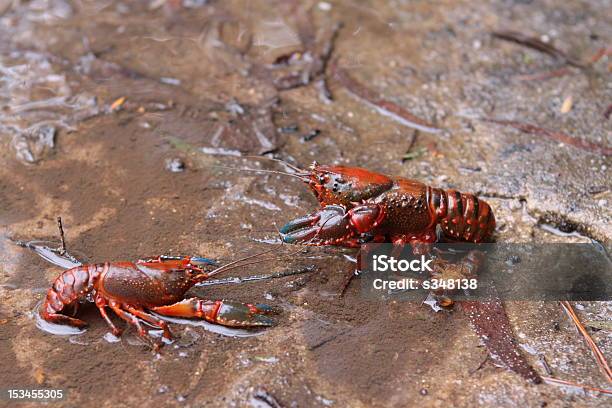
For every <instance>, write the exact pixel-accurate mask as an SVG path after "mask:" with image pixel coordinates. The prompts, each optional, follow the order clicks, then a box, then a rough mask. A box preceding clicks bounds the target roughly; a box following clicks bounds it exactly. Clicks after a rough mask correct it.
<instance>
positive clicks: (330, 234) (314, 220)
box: [280, 205, 352, 245]
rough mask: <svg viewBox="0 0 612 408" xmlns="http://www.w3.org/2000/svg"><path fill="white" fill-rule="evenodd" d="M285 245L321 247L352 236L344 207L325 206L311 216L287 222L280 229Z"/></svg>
mask: <svg viewBox="0 0 612 408" xmlns="http://www.w3.org/2000/svg"><path fill="white" fill-rule="evenodd" d="M280 235H281V239H282V240H283V242H285V243H287V244H303V245H322V244H326V243H328V242H339V241H343V240H346V239H349V238H350V237H351V236H352V231H351V229H350V224H349V219H348V217H347V212H346V210H345V209H344V207H342V206H340V205H327V206H325V207H323V208H321V209H320V210H318V211H316V212H314V213H313V214H310V215H306V216H303V217H300V218H296V219H295V220H293V221H289V222H288V223H287V224H285V225H284V226H283V228H281V229H280Z"/></svg>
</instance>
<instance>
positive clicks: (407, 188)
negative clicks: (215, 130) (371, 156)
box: [280, 162, 495, 247]
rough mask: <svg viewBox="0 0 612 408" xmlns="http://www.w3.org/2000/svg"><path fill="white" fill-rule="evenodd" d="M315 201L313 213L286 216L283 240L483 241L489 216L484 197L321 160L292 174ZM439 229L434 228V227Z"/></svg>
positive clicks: (354, 243)
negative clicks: (318, 206) (316, 207)
mask: <svg viewBox="0 0 612 408" xmlns="http://www.w3.org/2000/svg"><path fill="white" fill-rule="evenodd" d="M294 175H295V176H297V177H299V178H301V179H302V180H303V181H304V182H306V183H308V185H309V186H310V188H311V189H312V190H313V192H314V193H315V195H316V197H317V199H318V201H319V202H320V203H321V209H319V210H318V211H316V212H314V213H313V214H310V215H307V216H305V217H300V218H298V219H296V220H293V221H290V222H288V223H287V224H286V225H285V226H284V227H283V228H282V229H281V230H280V232H281V237H282V239H283V241H284V242H286V243H290V244H296V243H300V244H306V245H338V246H347V247H359V246H360V245H361V244H363V243H367V242H392V243H394V244H398V245H399V244H411V245H413V246H417V247H418V246H420V245H422V244H428V243H434V242H438V241H440V240H445V241H461V242H474V243H478V242H486V241H487V240H489V239H490V238H491V236H492V234H493V231H494V230H495V217H494V216H493V212H492V211H491V207H490V206H489V204H487V203H486V202H485V201H483V200H480V199H479V198H477V197H475V196H474V195H472V194H466V193H460V192H458V191H456V190H442V189H439V188H433V187H430V186H427V185H425V184H423V183H420V182H418V181H415V180H410V179H405V178H402V177H391V176H386V175H384V174H379V173H374V172H372V171H369V170H366V169H362V168H358V167H343V166H322V165H319V164H317V163H316V162H315V163H314V164H313V165H312V166H311V171H310V172H303V171H301V172H298V173H295V174H294ZM437 228H438V229H439V233H438V231H436V229H437Z"/></svg>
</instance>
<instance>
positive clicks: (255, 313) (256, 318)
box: [151, 297, 275, 327]
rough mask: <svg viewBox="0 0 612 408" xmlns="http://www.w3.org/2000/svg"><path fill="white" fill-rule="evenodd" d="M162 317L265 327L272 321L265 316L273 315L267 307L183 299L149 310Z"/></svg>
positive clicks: (236, 325) (272, 310) (272, 321)
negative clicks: (199, 319) (194, 318)
mask: <svg viewBox="0 0 612 408" xmlns="http://www.w3.org/2000/svg"><path fill="white" fill-rule="evenodd" d="M151 311H153V312H156V313H159V314H161V315H164V316H174V317H188V318H193V317H196V318H201V319H204V320H206V321H207V322H210V323H215V324H220V325H223V326H229V327H266V326H272V325H274V320H273V319H271V318H270V317H268V316H266V315H268V314H271V313H274V312H275V311H274V309H272V308H271V307H270V306H268V305H264V304H258V305H252V304H249V303H240V302H233V301H228V300H203V299H198V298H195V297H194V298H190V299H185V300H182V301H180V302H177V303H174V304H172V305H168V306H158V307H153V308H151Z"/></svg>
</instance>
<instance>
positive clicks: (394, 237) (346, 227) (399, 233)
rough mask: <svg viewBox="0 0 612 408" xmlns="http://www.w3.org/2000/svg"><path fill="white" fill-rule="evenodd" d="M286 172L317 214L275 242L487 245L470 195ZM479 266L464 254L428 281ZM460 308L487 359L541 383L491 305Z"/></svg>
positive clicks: (316, 171) (484, 211)
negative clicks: (310, 197)
mask: <svg viewBox="0 0 612 408" xmlns="http://www.w3.org/2000/svg"><path fill="white" fill-rule="evenodd" d="M286 165H287V164H286ZM288 166H289V167H290V168H291V169H292V170H293V171H294V173H286V174H290V175H291V176H293V177H297V178H298V179H300V180H302V181H304V182H305V183H307V184H308V185H309V186H310V188H311V189H312V191H313V192H314V194H315V196H316V197H317V200H318V201H319V203H320V204H321V208H320V209H318V210H317V211H315V212H314V213H312V214H310V215H306V216H303V217H299V218H297V219H295V220H293V221H290V222H288V223H287V224H286V225H285V226H283V227H282V228H281V230H280V234H281V239H282V240H283V242H286V243H290V244H302V245H335V246H345V247H351V248H359V247H361V245H362V244H365V243H369V242H372V243H381V242H391V243H393V244H395V245H397V246H398V248H399V247H401V246H402V245H403V244H408V245H411V246H412V248H413V252H415V253H419V252H420V253H425V252H428V251H429V250H430V245H431V244H433V243H436V242H467V243H470V242H471V243H481V242H490V241H492V236H493V233H494V231H495V217H494V215H493V211H492V210H491V207H490V206H489V204H488V203H486V202H485V201H483V200H481V199H479V198H477V197H476V196H474V195H472V194H466V193H460V192H458V191H456V190H443V189H439V188H433V187H430V186H427V185H425V184H423V183H420V182H418V181H415V180H410V179H406V178H402V177H393V176H387V175H384V174H380V173H375V172H372V171H369V170H366V169H362V168H358V167H344V166H324V165H319V164H317V163H316V162H315V163H313V165H312V166H311V167H310V171H304V170H301V169H299V168H297V167H295V166H291V165H288ZM480 262H481V260H480V252H479V251H477V250H475V251H470V252H469V253H468V254H467V256H466V257H465V258H464V260H463V261H462V262H461V263H460V264H458V265H454V264H451V263H447V262H445V261H444V260H441V259H440V260H438V263H437V264H434V265H436V266H437V267H439V268H438V270H434V274H437V275H438V276H440V275H444V273H445V272H448V271H450V272H453V271H457V270H462V271H468V272H469V273H470V274H474V273H475V272H476V270H477V269H478V267H479V264H480ZM358 263H359V258H358ZM357 269H359V265H358V267H357ZM445 270H446V271H445ZM352 272H353V271H351V274H350V275H349V279H347V280H346V281H345V285H344V288H343V291H344V289H346V286H347V285H348V282H349V281H350V277H352V276H353V273H352ZM462 273H463V272H462ZM448 300H449V304H452V301H450V299H448ZM462 305H463V309H464V311H465V312H466V313H467V315H468V317H469V319H470V321H471V322H472V324H473V325H474V327H475V330H476V332H477V333H478V334H479V336H480V338H481V339H482V340H483V342H484V343H485V345H486V346H487V348H488V350H489V352H490V353H491V354H493V355H496V356H498V357H499V359H500V360H501V361H503V362H504V363H505V364H506V365H507V366H508V367H510V368H511V369H512V370H514V371H515V372H517V373H519V374H521V375H522V376H523V377H525V378H527V379H529V380H530V381H533V382H536V383H538V382H541V378H540V376H539V375H538V373H537V372H536V371H535V370H534V369H533V368H532V367H531V366H530V365H529V364H528V363H527V362H526V360H525V359H524V357H523V356H522V355H521V353H520V351H519V350H518V348H517V346H516V343H515V342H514V340H513V338H512V335H511V331H510V322H509V320H508V317H507V315H506V313H505V311H504V308H503V306H502V304H501V302H500V301H499V299H491V300H490V301H488V302H479V301H464V302H462Z"/></svg>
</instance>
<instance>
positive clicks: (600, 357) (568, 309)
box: [560, 300, 612, 383]
mask: <svg viewBox="0 0 612 408" xmlns="http://www.w3.org/2000/svg"><path fill="white" fill-rule="evenodd" d="M560 303H561V306H562V307H563V309H564V310H565V313H567V315H568V316H569V317H570V318H571V319H572V321H573V322H574V324H575V325H576V328H577V329H578V331H579V332H580V334H582V336H583V337H584V339H585V341H586V342H587V345H588V346H589V348H590V349H591V352H593V355H594V356H595V361H597V365H599V368H600V369H601V371H602V372H603V373H604V375H605V376H606V379H607V380H608V382H610V383H612V370H610V366H609V365H608V362H607V361H606V357H605V356H604V354H603V353H602V352H601V350H600V349H599V346H597V343H595V341H594V340H593V338H592V337H591V335H590V334H589V332H588V331H587V329H586V328H585V327H584V325H583V324H582V323H581V322H580V319H579V318H578V315H577V314H576V312H575V311H574V308H573V307H572V305H571V304H570V302H568V301H567V300H563V301H561V302H560Z"/></svg>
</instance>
